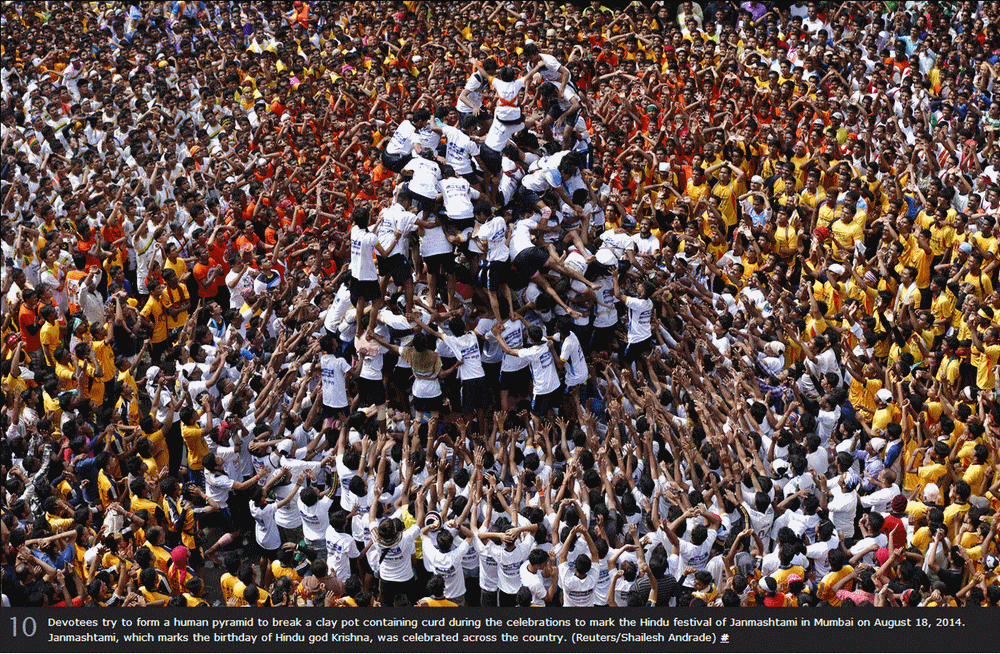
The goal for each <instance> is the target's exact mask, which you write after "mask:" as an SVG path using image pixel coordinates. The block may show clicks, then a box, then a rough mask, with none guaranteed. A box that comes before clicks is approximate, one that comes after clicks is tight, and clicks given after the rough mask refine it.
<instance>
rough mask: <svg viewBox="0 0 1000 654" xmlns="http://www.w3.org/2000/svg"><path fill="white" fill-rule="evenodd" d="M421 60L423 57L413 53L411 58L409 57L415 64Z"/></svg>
mask: <svg viewBox="0 0 1000 654" xmlns="http://www.w3.org/2000/svg"><path fill="white" fill-rule="evenodd" d="M423 60H424V58H423V57H421V56H420V55H413V59H411V61H413V63H415V64H419V63H420V62H421V61H423Z"/></svg>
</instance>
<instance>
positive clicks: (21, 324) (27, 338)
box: [17, 303, 42, 352]
mask: <svg viewBox="0 0 1000 654" xmlns="http://www.w3.org/2000/svg"><path fill="white" fill-rule="evenodd" d="M36 322H38V313H37V311H36V310H33V309H29V308H28V307H26V306H25V305H24V304H23V303H22V304H21V308H20V310H18V312H17V328H18V329H19V330H20V332H21V340H22V341H23V342H24V351H25V352H34V351H36V350H37V349H38V348H40V347H42V341H41V336H39V332H38V331H35V333H34V334H30V333H28V329H27V328H28V327H34V326H35V323H36Z"/></svg>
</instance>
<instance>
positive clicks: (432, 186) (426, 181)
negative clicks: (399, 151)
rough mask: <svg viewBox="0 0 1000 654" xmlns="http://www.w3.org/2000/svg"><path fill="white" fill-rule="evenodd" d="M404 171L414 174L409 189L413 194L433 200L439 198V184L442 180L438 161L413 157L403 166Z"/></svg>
mask: <svg viewBox="0 0 1000 654" xmlns="http://www.w3.org/2000/svg"><path fill="white" fill-rule="evenodd" d="M403 170H408V171H410V172H412V173H413V177H412V178H410V182H409V185H408V187H407V188H409V189H410V192H411V193H416V194H418V195H421V196H423V197H425V198H428V199H431V200H433V199H434V198H435V197H437V194H438V182H439V181H440V180H441V166H439V165H437V162H436V161H431V160H430V159H424V158H423V157H413V158H412V159H410V161H409V162H407V164H406V165H405V166H403Z"/></svg>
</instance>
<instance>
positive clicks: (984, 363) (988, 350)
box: [973, 344, 1000, 391]
mask: <svg viewBox="0 0 1000 654" xmlns="http://www.w3.org/2000/svg"><path fill="white" fill-rule="evenodd" d="M973 349H974V350H975V347H973ZM978 354H979V356H978V357H977V358H978V361H977V362H976V385H977V386H979V388H980V389H981V390H984V391H987V390H990V389H992V388H993V387H994V386H996V383H997V380H996V378H995V377H994V375H993V367H994V366H995V365H997V361H998V360H1000V345H997V344H994V345H984V346H983V349H982V351H980V352H979V353H978Z"/></svg>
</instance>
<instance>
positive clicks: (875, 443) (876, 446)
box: [871, 436, 885, 453]
mask: <svg viewBox="0 0 1000 654" xmlns="http://www.w3.org/2000/svg"><path fill="white" fill-rule="evenodd" d="M871 446H872V449H873V450H875V452H876V453H878V452H881V451H882V448H883V447H885V439H884V438H879V437H877V436H876V437H875V438H873V439H871Z"/></svg>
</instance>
